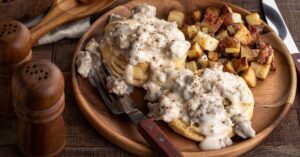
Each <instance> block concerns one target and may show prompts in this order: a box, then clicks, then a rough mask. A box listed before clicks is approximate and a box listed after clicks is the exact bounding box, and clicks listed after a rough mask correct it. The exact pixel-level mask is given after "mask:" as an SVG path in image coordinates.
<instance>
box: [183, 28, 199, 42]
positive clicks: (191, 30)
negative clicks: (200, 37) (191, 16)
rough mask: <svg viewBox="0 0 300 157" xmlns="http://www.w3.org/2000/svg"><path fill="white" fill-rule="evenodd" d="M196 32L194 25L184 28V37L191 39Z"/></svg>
mask: <svg viewBox="0 0 300 157" xmlns="http://www.w3.org/2000/svg"><path fill="white" fill-rule="evenodd" d="M197 32H198V29H197V27H196V25H189V26H187V28H186V35H187V37H188V38H189V39H191V38H193V37H194V36H195V35H196V34H197Z"/></svg>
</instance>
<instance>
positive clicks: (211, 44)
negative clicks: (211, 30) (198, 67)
mask: <svg viewBox="0 0 300 157" xmlns="http://www.w3.org/2000/svg"><path fill="white" fill-rule="evenodd" d="M193 42H199V44H200V46H201V48H203V49H204V50H207V51H215V50H216V48H217V47H218V44H219V41H218V40H217V39H215V38H213V37H212V36H210V35H208V34H206V33H203V32H200V31H199V32H198V33H197V35H196V36H195V37H194V39H193Z"/></svg>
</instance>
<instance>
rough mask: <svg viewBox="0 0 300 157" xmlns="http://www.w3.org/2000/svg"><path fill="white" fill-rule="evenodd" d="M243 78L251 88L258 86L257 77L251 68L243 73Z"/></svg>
mask: <svg viewBox="0 0 300 157" xmlns="http://www.w3.org/2000/svg"><path fill="white" fill-rule="evenodd" d="M242 77H243V79H244V80H245V81H246V83H247V85H248V86H249V87H255V86H256V75H255V71H254V70H253V68H252V67H251V66H250V67H249V68H248V69H247V70H246V71H245V72H244V73H243V75H242Z"/></svg>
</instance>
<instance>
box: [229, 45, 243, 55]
mask: <svg viewBox="0 0 300 157" xmlns="http://www.w3.org/2000/svg"><path fill="white" fill-rule="evenodd" d="M240 50H241V44H240V43H237V45H235V46H234V47H228V48H225V53H233V54H239V53H240Z"/></svg>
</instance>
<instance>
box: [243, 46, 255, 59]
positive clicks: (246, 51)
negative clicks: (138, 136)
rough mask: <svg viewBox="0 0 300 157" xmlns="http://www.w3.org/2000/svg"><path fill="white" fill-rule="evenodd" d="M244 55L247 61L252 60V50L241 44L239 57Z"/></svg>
mask: <svg viewBox="0 0 300 157" xmlns="http://www.w3.org/2000/svg"><path fill="white" fill-rule="evenodd" d="M243 57H246V58H247V60H248V61H253V59H254V56H253V55H252V50H251V49H250V48H249V47H248V46H241V58H243Z"/></svg>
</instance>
